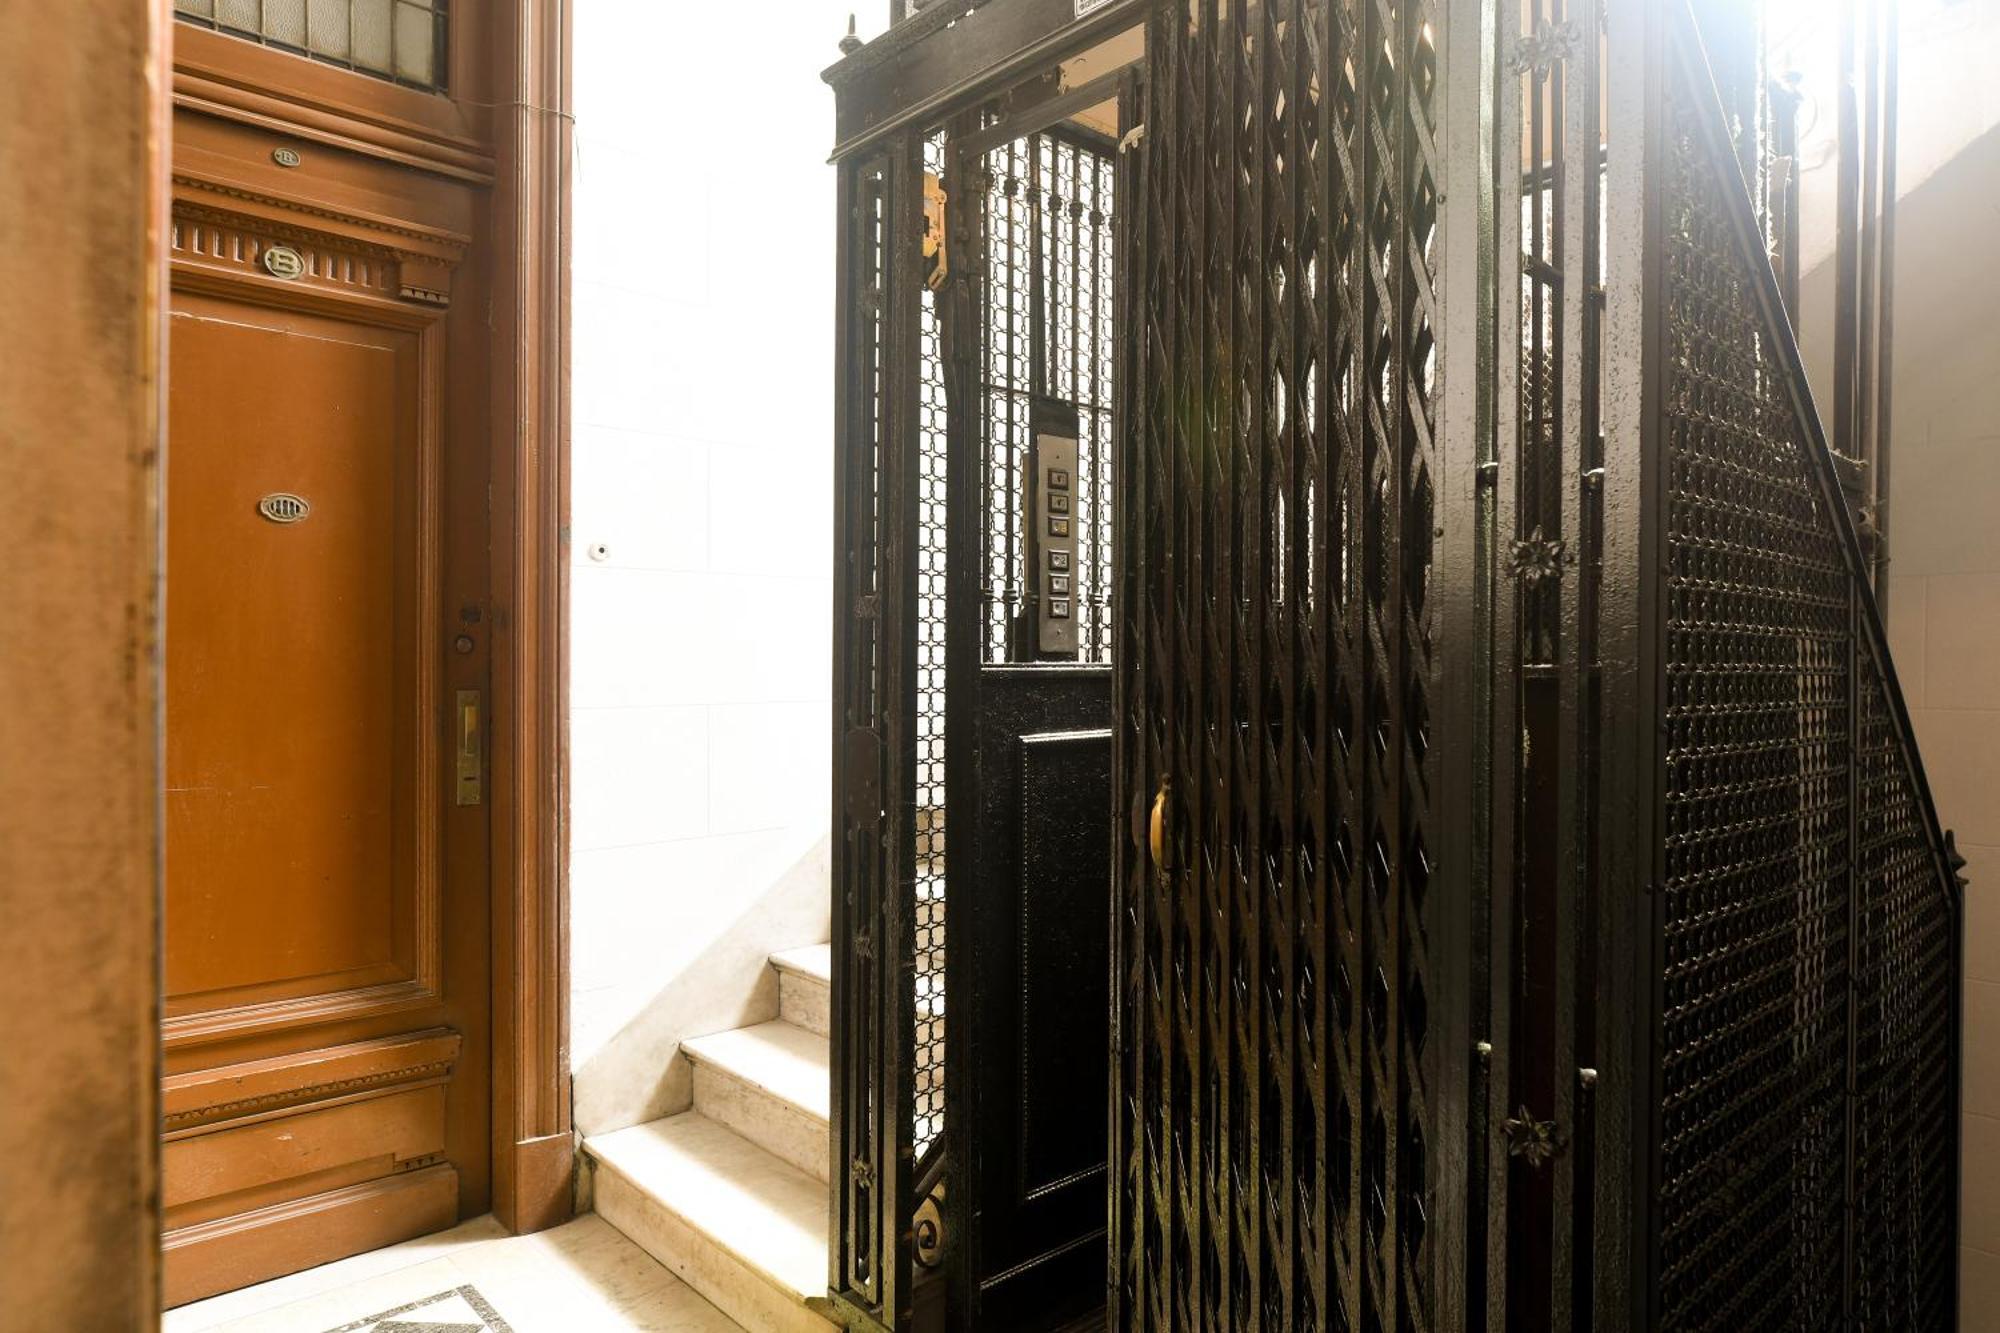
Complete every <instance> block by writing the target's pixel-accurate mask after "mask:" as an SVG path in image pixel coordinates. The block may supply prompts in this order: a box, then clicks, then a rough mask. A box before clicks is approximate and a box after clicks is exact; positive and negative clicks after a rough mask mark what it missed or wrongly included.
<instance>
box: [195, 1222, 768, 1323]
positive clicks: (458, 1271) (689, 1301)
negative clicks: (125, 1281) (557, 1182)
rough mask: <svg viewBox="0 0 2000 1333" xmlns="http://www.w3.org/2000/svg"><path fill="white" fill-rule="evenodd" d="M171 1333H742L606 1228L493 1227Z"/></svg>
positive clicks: (276, 1291)
mask: <svg viewBox="0 0 2000 1333" xmlns="http://www.w3.org/2000/svg"><path fill="white" fill-rule="evenodd" d="M160 1327H161V1333H598V1331H599V1330H602V1331H603V1333H622V1331H623V1330H633V1329H645V1330H651V1331H653V1333H742V1330H741V1329H739V1328H738V1327H737V1325H736V1324H734V1323H732V1322H731V1321H730V1320H729V1319H727V1318H725V1317H724V1316H723V1315H722V1314H721V1313H720V1312H719V1311H717V1310H716V1308H715V1307H714V1306H712V1305H710V1304H709V1303H708V1302H707V1301H705V1300H703V1299H702V1298H701V1297H700V1296H698V1295H696V1294H695V1292H694V1291H693V1290H691V1289H690V1288H689V1287H688V1286H687V1285H686V1284H684V1283H683V1282H681V1280H680V1279H679V1278H677V1277H675V1276H674V1275H673V1274H672V1273H670V1272H668V1271H667V1270H666V1269H664V1268H662V1267H661V1266H660V1265H659V1264H658V1263H655V1262H654V1261H653V1258H652V1256H650V1255H648V1254H647V1253H646V1252H645V1251H644V1250H641V1249H640V1248H639V1247H638V1246H636V1245H634V1244H633V1243H632V1242H631V1241H629V1240H627V1239H626V1238H625V1237H624V1236H622V1235H620V1234H619V1233H618V1232H617V1231H616V1230H614V1229H613V1228H612V1227H611V1226H610V1225H608V1224H607V1223H606V1222H605V1221H604V1220H603V1219H602V1218H599V1217H597V1216H595V1215H591V1216H585V1217H580V1218H578V1219H577V1220H576V1221H574V1222H571V1223H569V1224H568V1225H566V1226H561V1227H557V1228H556V1229H555V1230H553V1231H545V1232H542V1233H541V1234H539V1235H534V1236H509V1235H508V1234H507V1233H506V1231H505V1230H504V1229H503V1228H502V1227H501V1226H500V1224H499V1223H497V1222H495V1221H494V1220H493V1219H492V1218H490V1217H485V1218H480V1219H479V1220H478V1221H475V1222H467V1223H465V1224H464V1225H462V1226H459V1227H456V1228H454V1229H452V1230H450V1231H446V1232H442V1233H440V1234H438V1235H436V1236H427V1237H425V1238H423V1239H422V1240H414V1241H410V1242H408V1243H407V1244H403V1245H396V1246H391V1247H390V1248H389V1249H386V1250H377V1251H375V1252H374V1253H373V1254H362V1255H356V1256H355V1257H354V1258H352V1259H343V1260H342V1261H340V1262H339V1263H336V1264H328V1265H326V1266H325V1267H323V1268H314V1269H309V1270H307V1271H306V1272H303V1273H295V1274H293V1275H292V1276H290V1277H282V1278H278V1279H277V1280H275V1281H272V1282H266V1283H262V1284H261V1285H259V1286H255V1287H248V1288H245V1289H244V1290H242V1291H235V1292H230V1293H229V1294H227V1295H224V1296H217V1297H214V1298H213V1299H211V1300H206V1301H198V1302H196V1303H195V1304H193V1305H184V1306H182V1307H181V1308H180V1309H178V1310H170V1311H168V1312H167V1315H166V1317H165V1318H164V1319H163V1320H161V1323H160Z"/></svg>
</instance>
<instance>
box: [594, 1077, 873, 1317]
mask: <svg viewBox="0 0 2000 1333" xmlns="http://www.w3.org/2000/svg"><path fill="white" fill-rule="evenodd" d="M583 1150H584V1153H585V1154H586V1155H587V1156H588V1157H589V1159H590V1161H591V1163H592V1176H591V1190H592V1196H593V1198H594V1199H595V1202H596V1208H597V1212H598V1214H599V1215H600V1216H602V1217H603V1218H604V1220H605V1221H606V1222H609V1223H610V1224H611V1225H612V1226H614V1227H616V1228H618V1230H619V1231H621V1232H623V1233H624V1234H625V1235H626V1236H628V1237H629V1238H631V1240H632V1241H633V1242H634V1243H635V1244H637V1245H638V1246H639V1247H640V1248H641V1249H643V1250H645V1251H646V1252H647V1253H648V1254H650V1255H652V1256H653V1257H654V1258H655V1259H657V1260H659V1261H660V1263H662V1264H664V1265H665V1266H666V1267H667V1268H669V1269H671V1270H672V1271H673V1272H674V1273H675V1274H676V1275H677V1276H678V1277H679V1278H680V1279H681V1280H682V1281H684V1282H686V1283H687V1284H688V1285H689V1286H691V1287H693V1288H694V1289H695V1290H696V1291H698V1292H700V1293H701V1294H702V1295H703V1296H705V1297H707V1298H708V1300H709V1302H710V1303H711V1304H713V1305H714V1306H715V1307H716V1308H717V1309H719V1310H721V1311H722V1312H723V1313H724V1314H726V1315H728V1316H729V1317H730V1318H731V1319H734V1320H735V1321H736V1322H737V1323H739V1324H741V1325H742V1326H743V1327H744V1328H746V1329H756V1330H759V1331H760V1333H762V1331H763V1330H769V1331H770V1333H825V1331H826V1330H827V1329H830V1328H834V1327H836V1326H837V1325H836V1324H835V1322H834V1320H833V1318H832V1317H831V1314H830V1310H831V1307H830V1305H829V1303H828V1301H827V1295H826V1274H827V1250H826V1244H827V1189H826V1186H825V1185H824V1184H823V1183H822V1182H820V1181H818V1180H815V1179H814V1178H813V1177H812V1176H810V1175H808V1174H806V1173H805V1172H804V1171H801V1170H799V1169H798V1168H797V1167H796V1166H793V1165H792V1164H791V1163H789V1162H786V1161H784V1160H782V1159H780V1158H778V1157H776V1156H774V1155H772V1154H771V1153H769V1152H766V1151H765V1150H764V1149H762V1148H760V1147H758V1146H757V1145H756V1144H754V1143H752V1142H750V1141H749V1140H748V1139H746V1138H744V1137H742V1136H741V1135H739V1134H737V1133H735V1132H734V1131H733V1130H731V1129H730V1128H729V1127H728V1126H726V1125H722V1124H718V1123H717V1122H715V1121H714V1120H711V1119H709V1118H708V1117H707V1116H705V1115H703V1114H701V1113H700V1112H699V1111H687V1112H684V1113H682V1114H680V1115H677V1116H670V1117H668V1118H667V1119H664V1120H655V1121H652V1122H651V1123H649V1124H644V1125H634V1126H632V1127H631V1128H630V1129H621V1130H616V1131H614V1132H612V1133H609V1134H599V1135H594V1136H592V1137H590V1138H587V1139H585V1140H584V1141H583Z"/></svg>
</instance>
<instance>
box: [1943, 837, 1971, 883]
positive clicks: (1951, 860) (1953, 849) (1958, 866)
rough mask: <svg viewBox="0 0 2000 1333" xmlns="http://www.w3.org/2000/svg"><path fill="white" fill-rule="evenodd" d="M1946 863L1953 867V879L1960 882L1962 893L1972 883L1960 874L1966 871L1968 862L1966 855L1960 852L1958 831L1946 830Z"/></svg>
mask: <svg viewBox="0 0 2000 1333" xmlns="http://www.w3.org/2000/svg"><path fill="white" fill-rule="evenodd" d="M1944 862H1945V864H1946V865H1948V866H1950V867H1951V877H1952V878H1953V879H1955V880H1957V881H1958V887H1959V889H1960V890H1961V891H1962V890H1964V889H1965V888H1966V887H1967V886H1968V885H1969V884H1970V883H1971V881H1970V880H1968V879H1967V878H1966V877H1965V876H1963V875H1961V874H1959V873H1958V872H1959V871H1961V870H1963V869H1965V865H1966V862H1965V853H1963V852H1961V851H1959V850H1958V831H1957V830H1956V829H1946V830H1945V831H1944Z"/></svg>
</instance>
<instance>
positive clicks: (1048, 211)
mask: <svg viewBox="0 0 2000 1333" xmlns="http://www.w3.org/2000/svg"><path fill="white" fill-rule="evenodd" d="M982 168H983V169H982V171H981V173H980V176H979V179H978V180H977V181H976V182H975V188H976V189H978V190H979V191H980V194H981V200H980V216H979V220H978V247H979V251H980V255H979V260H980V263H981V264H982V266H983V267H982V272H983V278H984V281H983V283H982V285H981V321H980V323H981V327H980V330H979V334H978V338H979V354H978V359H979V394H980V398H981V401H982V411H981V420H980V436H981V449H980V467H981V489H982V492H983V494H984V497H985V524H984V531H983V536H982V543H983V548H984V550H983V559H982V561H981V573H982V587H981V599H982V601H983V603H984V617H983V619H984V624H985V642H984V644H983V647H982V651H983V657H982V660H984V661H986V662H990V663H1001V662H1018V661H1032V660H1034V658H1035V656H1036V650H1035V645H1034V643H1033V641H1032V637H1033V636H1032V634H1031V633H1030V632H1029V631H1031V629H1032V624H1031V623H1030V620H1029V619H1028V618H1027V617H1026V616H1024V614H1023V613H1024V610H1025V608H1026V604H1027V600H1028V598H1029V595H1030V592H1031V589H1030V586H1029V582H1028V578H1027V566H1026V560H1027V550H1028V546H1029V542H1028V540H1027V537H1026V534H1025V533H1024V532H1023V529H1022V512H1023V511H1022V496H1023V495H1024V493H1025V490H1026V474H1025V469H1026V468H1027V465H1028V464H1027V460H1028V459H1029V457H1030V452H1031V448H1032V444H1033V438H1034V431H1033V424H1032V422H1033V406H1034V403H1035V401H1036V399H1037V398H1049V399H1055V400H1058V401H1061V402H1063V403H1065V404H1068V405H1072V406H1074V407H1075V409H1076V417H1077V433H1078V438H1077V477H1076V509H1075V511H1074V512H1075V524H1074V531H1075V533H1076V567H1075V573H1074V579H1075V599H1074V601H1075V607H1076V615H1077V622H1078V623H1077V629H1078V647H1079V651H1078V653H1077V656H1076V660H1077V661H1080V662H1093V663H1107V662H1109V661H1110V660H1111V620H1110V611H1109V604H1110V596H1109V592H1110V582H1111V540H1110V539H1111V503H1112V499H1111V497H1112V490H1111V487H1112V476H1111V467H1112V451H1111V445H1112V403H1113V397H1114V390H1113V377H1112V373H1111V370H1112V324H1113V318H1112V304H1111V303H1112V298H1113V289H1114V283H1113V281H1112V263H1113V227H1114V226H1115V223H1116V213H1115V206H1116V199H1115V195H1116V185H1115V177H1116V174H1117V173H1116V169H1115V162H1114V158H1113V155H1112V153H1111V151H1110V147H1109V145H1108V144H1103V143H1098V142H1095V141H1094V140H1093V139H1092V138H1090V137H1087V136H1086V135H1085V134H1084V133H1083V132H1081V131H1075V130H1052V131H1043V132H1039V133H1035V134H1030V135H1026V136H1023V137H1021V138H1018V139H1014V140H1011V141H1009V142H1007V143H1003V144H1000V145H998V146H997V147H995V148H993V149H991V150H990V151H988V152H987V153H986V155H985V159H984V162H983V164H982Z"/></svg>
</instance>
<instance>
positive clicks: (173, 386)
mask: <svg viewBox="0 0 2000 1333" xmlns="http://www.w3.org/2000/svg"><path fill="white" fill-rule="evenodd" d="M178 35H179V36H181V37H182V39H183V41H190V40H191V41H192V43H193V51H192V54H185V53H184V55H185V58H184V59H183V60H182V62H181V63H182V66H183V69H185V68H186V66H187V64H188V63H189V62H190V61H193V62H196V63H199V62H200V61H203V60H206V61H208V62H209V63H210V64H211V65H217V66H224V67H230V68H234V69H235V70H236V71H237V73H238V75H239V76H240V77H242V78H245V79H255V80H260V81H262V82H263V83H264V84H265V85H266V86H267V87H270V86H275V87H276V88H278V89H279V90H281V91H284V92H286V93H287V95H289V96H294V97H303V96H306V95H308V94H310V95H311V96H312V97H313V98H314V99H316V101H317V102H318V104H319V105H321V106H322V107H324V106H326V105H329V104H333V103H335V101H336V99H337V98H347V99H350V101H351V102H352V104H354V105H357V106H358V105H365V104H371V99H375V100H376V102H378V103H379V106H380V107H387V108H388V109H389V110H391V111H393V110H395V109H396V108H397V107H398V106H399V105H408V99H409V97H411V96H413V94H412V93H411V90H408V89H400V88H394V87H391V86H389V85H386V84H385V85H382V87H383V91H382V92H381V93H380V94H379V97H378V95H377V94H376V92H375V90H374V89H373V88H372V87H371V86H370V85H371V83H374V82H379V81H372V80H369V79H367V78H366V77H365V76H364V75H362V74H357V73H352V72H349V71H345V70H329V69H324V68H321V67H319V66H317V65H315V64H313V63H312V62H310V61H307V60H305V59H302V58H301V57H299V56H296V55H292V54H288V53H283V52H276V51H271V50H268V49H263V48H260V47H258V46H254V45H252V44H250V43H249V42H246V41H238V40H237V39H234V38H231V37H227V36H224V35H222V34H217V33H206V32H192V34H191V35H190V33H189V32H182V33H180V34H178ZM239 47H240V48H241V50H240V51H239V50H237V49H235V48H239ZM378 109H379V107H378ZM357 123H358V122H357ZM174 167H175V190H174V212H173V228H172V245H173V266H172V292H171V299H170V318H169V333H168V338H169V391H168V448H167V465H166V475H167V487H166V491H167V499H166V513H165V531H166V571H167V573H166V585H167V591H166V607H167V611H166V684H165V697H166V751H165V805H164V820H165V842H166V875H165V880H166V904H165V997H164V1009H163V1024H162V1036H163V1040H164V1046H165V1051H166V1077H165V1082H164V1087H163V1090H162V1091H163V1113H164V1125H163V1131H164V1136H165V1145H164V1154H163V1164H162V1173H163V1181H162V1195H163V1198H162V1206H163V1209H164V1214H165V1227H166V1237H165V1253H166V1288H167V1290H166V1298H167V1303H168V1304H169V1305H173V1304H178V1303H181V1302H184V1301H187V1300H192V1299H196V1298H199V1297H201V1296H205V1295H209V1294H212V1293H215V1292H218V1291H224V1290H229V1289H232V1288H235V1287H238V1286H242V1285H245V1284H248V1283H251V1282H255V1281H260V1280H263V1279H265V1278H269V1277H272V1276H275V1275H278V1274H281V1273H285V1272H290V1271H294V1270H296V1269H299V1268H303V1267H306V1266H309V1265H312V1264H317V1263H322V1262H325V1261H328V1260H331V1259H335V1258H339V1257H342V1256H344V1255H347V1254H352V1253H355V1252H358V1251H361V1250H364V1249H369V1248H373V1247H376V1246H380V1245H384V1244H388V1243H391V1242H394V1241H397V1240H402V1239H406V1238H408V1237H411V1236H415V1235H420V1234H423V1233H425V1232H429V1231H434V1230H438V1229H441V1228H443V1227H447V1226H449V1225H451V1224H452V1223H454V1222H455V1221H457V1220H458V1219H459V1218H460V1217H463V1216H467V1215H472V1214H475V1213H479V1212H483V1211H485V1210H486V1208H487V1207H488V1192H489V1191H488V1179H489V1168H490V1163H491V1155H492V1148H491V1144H490V1138H491V1136H490V1133H489V1125H490V1101H491V1090H490V1076H489V1074H488V1066H489V1050H488V1045H489V1042H488V1030H489V1014H488V1008H489V1000H488V992H489V989H490V987H489V968H490V963H489V958H488V954H489V948H490V931H489V919H488V918H489V906H488V904H489V880H488V868H487V854H486V848H487V845H488V833H489V830H488V828H487V825H486V804H485V800H486V783H487V773H486V764H485V759H486V755H485V751H486V748H487V746H486V739H485V738H486V735H487V727H488V720H487V717H486V701H487V700H488V698H489V680H488V670H487V650H488V649H487V642H486V638H487V632H488V630H489V627H490V620H491V615H490V611H489V601H488V596H487V586H486V578H487V575H486V565H485V561H484V552H485V550H486V548H487V544H488V533H487V531H486V524H487V518H486V507H485V496H486V493H487V489H488V488H487V475H486V463H485V453H484V442H483V436H484V427H485V420H486V414H485V408H484V400H483V395H482V387H483V379H484V374H483V367H484V365H485V358H486V355H487V352H486V347H487V343H486V341H485V339H484V337H483V331H482V330H481V329H480V327H479V325H478V321H477V318H476V316H475V314H474V312H475V311H476V309H477V307H478V305H479V302H478V301H477V300H474V301H472V302H471V303H470V307H468V306H467V305H466V303H465V298H466V297H467V295H468V291H470V292H472V293H475V294H476V293H477V292H478V290H479V283H480V279H481V274H482V272H483V268H482V265H481V262H480V257H479V254H478V251H477V244H476V235H475V233H476V228H475V227H474V225H473V220H474V219H475V218H476V217H477V216H478V210H479V206H480V201H481V193H482V192H481V189H480V187H479V185H478V184H477V182H469V181H466V180H464V179H462V178H459V177H454V176H452V175H449V174H447V173H443V172H440V171H437V170H435V169H425V168H424V167H422V166H412V165H409V164H407V163H405V162H402V161H396V160H390V159H389V158H387V157H385V156H384V155H383V154H381V153H378V152H372V151H367V150H366V145H365V144H362V145H357V144H350V143H347V142H326V141H325V140H324V139H321V138H313V137H308V136H307V135H305V134H302V133H298V132H287V131H286V130H285V128H284V127H282V126H281V127H278V128H273V127H272V126H270V125H268V124H265V123H259V122H257V121H254V120H253V119H251V118H248V117H244V116H237V115H218V114H211V113H209V112H208V111H206V110H197V109H195V108H194V107H192V106H190V105H189V104H188V102H187V101H186V100H183V102H182V104H181V107H180V109H179V110H178V111H177V113H176V119H175V145H174ZM455 287H456V290H454V288H455Z"/></svg>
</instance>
